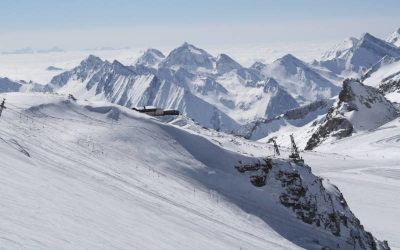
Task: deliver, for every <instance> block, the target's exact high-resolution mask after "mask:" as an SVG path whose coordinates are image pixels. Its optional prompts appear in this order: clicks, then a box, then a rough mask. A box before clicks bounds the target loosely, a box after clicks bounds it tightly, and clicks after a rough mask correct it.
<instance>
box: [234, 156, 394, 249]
mask: <svg viewBox="0 0 400 250" xmlns="http://www.w3.org/2000/svg"><path fill="white" fill-rule="evenodd" d="M235 168H236V169H237V170H238V171H239V172H240V173H243V174H246V175H247V176H249V178H250V182H251V183H252V184H253V185H254V186H256V187H258V188H263V189H267V190H268V192H269V193H275V194H278V195H277V196H275V197H276V199H277V202H278V203H279V204H281V205H282V206H284V207H285V208H286V209H288V210H290V211H291V214H292V216H293V217H295V218H297V219H299V220H301V221H302V222H304V223H306V224H309V225H312V226H314V227H316V228H319V230H324V231H325V232H326V233H327V234H332V235H334V236H335V237H337V238H338V242H339V243H338V245H339V247H340V248H344V249H353V248H354V249H358V248H359V249H389V247H388V245H387V242H380V241H378V240H376V239H375V238H374V237H373V236H372V234H371V233H369V232H367V231H365V229H364V227H363V226H362V225H361V223H360V221H359V220H358V219H357V218H356V217H355V215H354V214H353V213H352V212H351V210H350V208H349V207H348V205H347V203H346V200H345V199H344V197H343V195H342V193H341V192H340V191H339V189H338V188H337V187H336V186H334V185H333V184H331V183H330V182H329V181H327V180H324V179H322V178H319V177H317V176H315V175H314V174H313V173H312V172H311V168H310V167H308V166H307V165H304V164H296V163H294V162H290V161H285V160H280V159H273V158H266V159H263V160H262V161H256V162H254V163H248V164H242V163H240V164H239V165H237V166H235ZM325 247H332V246H325ZM334 247H335V248H336V247H338V246H334Z"/></svg>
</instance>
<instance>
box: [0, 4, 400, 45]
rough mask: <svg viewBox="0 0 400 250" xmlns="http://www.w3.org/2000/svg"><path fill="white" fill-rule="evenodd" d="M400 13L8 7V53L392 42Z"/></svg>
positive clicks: (332, 7) (377, 8) (377, 9)
mask: <svg viewBox="0 0 400 250" xmlns="http://www.w3.org/2000/svg"><path fill="white" fill-rule="evenodd" d="M294 3H296V4H294ZM388 6H390V8H388ZM398 9H400V2H399V1H394V0H385V1H371V0H367V1H362V0H356V1H352V2H348V1H344V0H339V1H325V0H323V1H318V2H316V1H312V0H304V1H301V2H300V3H299V2H298V1H294V0H286V1H259V0H254V1H251V2H247V1H242V0H238V1H234V2H232V1H228V0H217V1H211V0H207V1H183V0H172V1H165V0H155V1H127V0H116V1H112V2H111V1H104V0H99V1H95V0H87V1H78V0H72V1H68V2H57V3H54V1H50V0H38V1H29V0H19V1H18V0H17V1H15V0H14V1H10V0H4V1H1V2H0V22H1V23H2V25H1V26H0V36H1V37H2V38H3V39H1V41H0V51H3V52H4V51H14V50H18V49H21V48H27V47H30V48H32V49H34V50H45V49H49V48H52V47H54V46H58V47H60V48H62V49H65V50H83V49H94V48H101V47H113V48H121V47H131V48H141V47H156V48H172V47H177V46H179V45H180V44H182V43H183V42H184V41H188V42H190V43H193V44H195V45H197V46H199V47H207V48H224V47H226V46H231V47H249V46H266V45H271V44H296V43H297V44H305V43H336V42H340V41H342V40H343V39H345V38H347V37H350V36H354V37H358V36H360V35H361V34H362V33H364V32H370V33H371V34H373V35H375V36H377V37H381V38H386V37H387V36H388V35H389V34H390V33H391V32H393V31H394V30H395V29H397V28H398V27H399V24H400V17H399V16H398V14H397V10H398Z"/></svg>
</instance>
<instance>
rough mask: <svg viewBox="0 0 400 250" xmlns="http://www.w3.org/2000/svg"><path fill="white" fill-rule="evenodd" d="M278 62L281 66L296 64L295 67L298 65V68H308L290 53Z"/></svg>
mask: <svg viewBox="0 0 400 250" xmlns="http://www.w3.org/2000/svg"><path fill="white" fill-rule="evenodd" d="M277 61H278V62H280V63H281V64H285V65H288V64H294V65H298V66H302V67H304V66H306V65H305V63H304V62H303V61H302V60H300V59H299V58H297V57H295V56H294V55H292V54H290V53H289V54H286V55H284V56H283V57H281V58H279V59H278V60H277Z"/></svg>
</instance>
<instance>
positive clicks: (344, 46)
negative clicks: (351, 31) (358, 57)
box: [321, 37, 359, 61]
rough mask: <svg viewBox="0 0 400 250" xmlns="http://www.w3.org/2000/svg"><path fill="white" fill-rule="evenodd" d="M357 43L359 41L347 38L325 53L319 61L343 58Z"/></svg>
mask: <svg viewBox="0 0 400 250" xmlns="http://www.w3.org/2000/svg"><path fill="white" fill-rule="evenodd" d="M358 42H359V40H358V39H357V38H355V37H349V38H347V39H345V40H344V41H343V42H341V43H338V44H336V45H335V46H334V47H333V48H331V49H330V50H328V51H326V52H325V53H324V54H323V55H322V57H321V61H327V60H332V59H335V58H341V57H344V55H345V54H346V53H348V52H349V51H350V50H351V49H353V48H354V47H355V46H356V45H357V43H358Z"/></svg>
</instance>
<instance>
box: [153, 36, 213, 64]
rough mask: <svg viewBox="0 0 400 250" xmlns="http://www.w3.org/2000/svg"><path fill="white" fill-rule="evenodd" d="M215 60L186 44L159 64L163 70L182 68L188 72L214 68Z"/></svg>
mask: <svg viewBox="0 0 400 250" xmlns="http://www.w3.org/2000/svg"><path fill="white" fill-rule="evenodd" d="M214 64H215V58H214V57H213V56H212V55H210V54H208V53H207V52H206V51H204V50H202V49H199V48H197V47H195V46H193V45H191V44H189V43H187V42H185V43H184V44H183V45H182V46H180V47H178V48H176V49H174V50H172V51H171V52H170V53H169V54H168V56H167V57H166V58H165V60H163V61H162V62H161V64H160V67H163V68H173V69H176V68H178V67H183V68H185V69H186V70H189V71H197V70H204V69H208V70H211V69H213V68H214Z"/></svg>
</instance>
